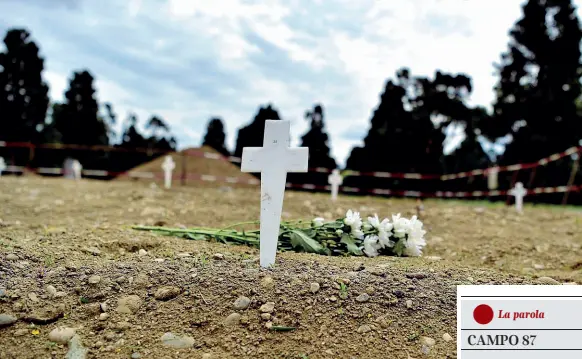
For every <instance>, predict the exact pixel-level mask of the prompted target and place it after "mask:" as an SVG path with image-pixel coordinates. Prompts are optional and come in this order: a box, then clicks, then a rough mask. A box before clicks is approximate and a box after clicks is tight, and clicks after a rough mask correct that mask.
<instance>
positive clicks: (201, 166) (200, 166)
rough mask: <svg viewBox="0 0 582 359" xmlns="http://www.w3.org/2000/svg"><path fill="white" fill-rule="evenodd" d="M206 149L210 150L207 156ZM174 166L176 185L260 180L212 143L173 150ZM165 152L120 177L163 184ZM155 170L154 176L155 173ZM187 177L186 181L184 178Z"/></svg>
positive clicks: (242, 184) (245, 184) (248, 184)
mask: <svg viewBox="0 0 582 359" xmlns="http://www.w3.org/2000/svg"><path fill="white" fill-rule="evenodd" d="M204 153H207V154H209V155H210V156H209V157H205V156H204ZM168 155H169V156H171V157H172V159H173V161H174V163H175V168H174V171H173V181H172V183H173V184H174V185H182V184H183V183H184V184H185V185H189V186H196V187H200V186H211V187H217V186H229V187H254V186H256V185H257V184H258V183H259V182H258V180H257V179H256V178H255V177H254V176H252V175H251V174H250V173H245V172H241V170H240V168H239V167H238V166H237V165H235V164H233V163H231V162H229V161H228V160H227V159H226V158H224V157H222V156H221V155H220V154H219V153H218V152H217V151H216V150H214V149H213V148H212V147H209V146H202V147H200V148H188V149H185V150H183V151H180V152H171V153H169V154H168ZM165 157H166V156H165V155H164V156H160V157H158V158H156V159H154V160H152V161H150V162H147V163H144V164H142V165H139V166H137V167H135V168H133V169H131V170H129V171H127V173H126V174H125V175H122V176H119V177H117V178H116V180H120V181H127V180H133V181H138V180H141V181H146V182H148V181H149V182H151V181H155V182H156V183H158V184H163V181H164V180H163V178H164V172H163V169H162V163H163V162H164V158H165ZM152 174H153V177H152ZM182 178H184V179H185V180H184V182H183V181H182Z"/></svg>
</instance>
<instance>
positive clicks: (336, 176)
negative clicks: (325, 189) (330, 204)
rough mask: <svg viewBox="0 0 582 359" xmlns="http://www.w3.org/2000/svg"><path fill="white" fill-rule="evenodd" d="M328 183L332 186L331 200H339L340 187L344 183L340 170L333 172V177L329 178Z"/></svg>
mask: <svg viewBox="0 0 582 359" xmlns="http://www.w3.org/2000/svg"><path fill="white" fill-rule="evenodd" d="M327 183H329V184H330V185H331V200H332V201H335V200H336V199H337V192H338V189H339V186H340V185H341V184H342V183H343V179H342V176H341V175H340V172H339V170H338V169H334V170H333V171H331V175H329V176H328V177H327Z"/></svg>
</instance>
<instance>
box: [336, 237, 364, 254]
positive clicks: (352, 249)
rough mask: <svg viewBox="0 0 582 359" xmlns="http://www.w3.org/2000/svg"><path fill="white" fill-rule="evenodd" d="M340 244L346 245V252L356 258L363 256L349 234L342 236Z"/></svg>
mask: <svg viewBox="0 0 582 359" xmlns="http://www.w3.org/2000/svg"><path fill="white" fill-rule="evenodd" d="M340 243H343V244H345V245H346V247H347V249H348V252H349V253H350V254H353V255H356V256H361V255H363V253H362V250H361V249H360V248H359V247H358V245H357V244H356V241H354V239H353V238H352V237H351V236H350V235H349V234H347V233H344V234H343V235H342V239H341V241H340Z"/></svg>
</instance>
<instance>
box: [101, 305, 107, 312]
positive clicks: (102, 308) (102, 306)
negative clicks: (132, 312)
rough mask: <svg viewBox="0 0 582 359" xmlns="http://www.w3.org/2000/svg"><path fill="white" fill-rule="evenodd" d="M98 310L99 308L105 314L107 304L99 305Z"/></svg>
mask: <svg viewBox="0 0 582 359" xmlns="http://www.w3.org/2000/svg"><path fill="white" fill-rule="evenodd" d="M99 308H101V311H102V312H103V313H105V312H106V311H107V303H101V304H99Z"/></svg>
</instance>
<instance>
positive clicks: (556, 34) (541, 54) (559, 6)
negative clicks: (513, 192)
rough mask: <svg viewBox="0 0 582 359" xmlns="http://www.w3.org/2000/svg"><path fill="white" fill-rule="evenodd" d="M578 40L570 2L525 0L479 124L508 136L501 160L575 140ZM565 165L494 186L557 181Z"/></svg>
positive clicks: (580, 123) (528, 158)
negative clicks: (488, 109)
mask: <svg viewBox="0 0 582 359" xmlns="http://www.w3.org/2000/svg"><path fill="white" fill-rule="evenodd" d="M581 40H582V29H581V28H580V22H579V20H578V17H577V15H576V8H575V6H574V5H573V2H572V1H571V0H529V1H527V2H526V3H525V4H524V5H523V15H522V17H521V18H520V19H519V20H518V21H517V23H516V24H515V25H514V26H513V28H512V29H511V31H510V43H509V50H508V52H507V53H504V54H503V55H502V61H501V64H500V65H499V66H498V70H499V83H498V85H497V86H496V90H497V99H496V102H495V104H494V113H493V117H492V119H491V120H490V121H486V123H484V125H483V126H482V127H481V130H482V132H483V134H484V135H486V136H487V137H489V138H491V139H495V138H498V137H501V136H504V135H505V134H510V135H511V137H512V142H511V143H509V144H508V145H507V147H506V150H505V152H504V153H503V155H502V156H501V158H500V159H499V162H500V163H501V164H504V165H509V164H514V163H524V162H535V161H537V160H539V159H541V158H543V157H546V156H548V155H551V154H553V153H557V152H561V151H563V150H565V149H566V148H568V147H570V146H574V145H577V144H578V141H579V139H580V138H581V137H582V120H581V118H580V114H578V113H577V108H576V102H577V100H578V99H579V98H580V93H581V92H580V90H581V87H580V75H581V74H582V72H581V71H582V66H581V63H580V57H581V53H580V42H581ZM487 122H488V123H487ZM570 166H571V160H570V159H565V160H563V161H558V162H557V163H554V164H550V165H548V166H546V167H544V168H541V167H540V168H538V170H537V172H536V174H535V181H534V182H532V183H529V182H530V173H529V172H527V173H526V172H525V171H522V172H521V173H511V175H516V174H517V176H513V177H511V179H509V178H505V181H502V180H501V178H500V182H501V183H500V185H502V183H503V186H505V187H509V186H510V185H511V182H514V181H516V180H520V181H522V182H524V184H526V185H528V184H529V185H531V186H555V185H562V184H564V183H565V182H566V181H567V179H568V175H569V172H570ZM550 197H551V196H549V195H545V196H544V198H550Z"/></svg>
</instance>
